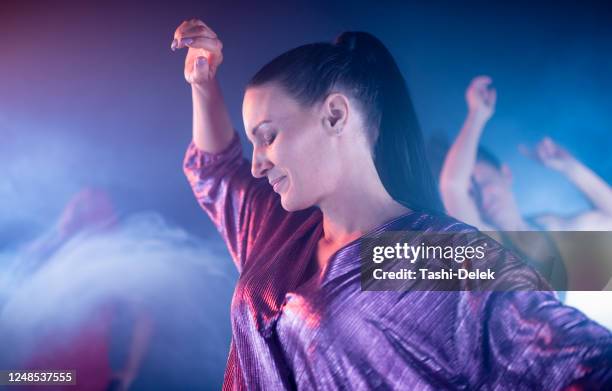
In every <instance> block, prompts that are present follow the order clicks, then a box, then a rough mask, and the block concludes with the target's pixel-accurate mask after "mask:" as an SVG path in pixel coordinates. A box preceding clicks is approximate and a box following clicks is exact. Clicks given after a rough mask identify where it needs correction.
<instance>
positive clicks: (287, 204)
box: [280, 192, 312, 212]
mask: <svg viewBox="0 0 612 391" xmlns="http://www.w3.org/2000/svg"><path fill="white" fill-rule="evenodd" d="M280 198H281V205H282V207H283V209H285V210H286V211H287V212H297V211H299V210H304V209H308V208H310V207H311V206H312V204H311V203H307V202H304V200H299V199H295V198H294V197H291V195H289V194H288V192H287V193H285V194H282V195H281V196H280Z"/></svg>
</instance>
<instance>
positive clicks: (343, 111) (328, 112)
mask: <svg viewBox="0 0 612 391" xmlns="http://www.w3.org/2000/svg"><path fill="white" fill-rule="evenodd" d="M349 108H350V105H349V100H348V98H347V97H346V95H344V94H341V93H338V92H334V93H332V94H329V95H328V96H327V98H325V101H324V102H323V106H321V112H322V118H323V127H324V128H325V130H326V131H328V132H329V133H330V134H332V135H339V134H341V133H342V132H343V130H344V129H345V128H346V123H347V121H348V116H349Z"/></svg>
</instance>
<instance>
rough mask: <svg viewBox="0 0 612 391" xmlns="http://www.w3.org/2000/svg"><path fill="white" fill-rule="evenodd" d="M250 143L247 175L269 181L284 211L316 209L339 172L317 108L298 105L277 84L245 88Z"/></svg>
mask: <svg viewBox="0 0 612 391" xmlns="http://www.w3.org/2000/svg"><path fill="white" fill-rule="evenodd" d="M242 115H243V120H244V128H245V131H246V135H247V138H248V139H249V140H250V141H251V143H252V144H253V160H252V166H251V173H252V174H253V176H254V177H255V178H264V177H265V178H267V179H268V181H269V182H270V184H271V185H273V189H274V191H275V192H277V193H278V194H280V197H281V204H282V206H283V208H284V209H285V210H287V211H296V210H301V209H305V208H308V207H311V206H313V205H319V204H320V201H321V199H322V198H323V197H325V196H326V195H327V194H329V193H330V192H332V191H333V189H334V185H335V183H336V182H337V181H336V180H335V179H336V178H338V175H339V174H340V171H341V170H340V169H339V167H340V165H339V162H338V158H337V156H336V155H337V154H334V153H333V149H332V148H333V147H332V142H331V141H332V137H330V136H329V132H326V131H325V127H324V126H323V123H324V122H323V117H322V115H321V110H320V109H319V108H318V107H317V105H315V106H314V107H311V108H309V107H306V108H305V107H302V106H301V105H300V104H299V103H298V102H297V101H296V100H294V99H293V98H292V97H291V96H289V95H288V94H287V93H286V92H285V91H284V90H283V89H282V88H281V87H280V86H278V85H276V84H274V83H269V84H265V85H263V86H258V87H252V88H249V89H248V90H247V91H246V93H245V95H244V102H243V106H242Z"/></svg>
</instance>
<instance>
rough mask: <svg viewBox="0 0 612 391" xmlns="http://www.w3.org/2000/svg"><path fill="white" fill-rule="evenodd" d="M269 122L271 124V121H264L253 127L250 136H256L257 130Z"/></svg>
mask: <svg viewBox="0 0 612 391" xmlns="http://www.w3.org/2000/svg"><path fill="white" fill-rule="evenodd" d="M270 122H272V121H270V120H269V119H265V120H263V121H261V122H260V123H258V124H257V125H255V127H254V128H253V129H252V130H251V134H252V135H253V136H256V135H257V130H259V128H260V127H261V126H262V125H265V124H269V123H270Z"/></svg>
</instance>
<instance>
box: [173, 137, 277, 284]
mask: <svg viewBox="0 0 612 391" xmlns="http://www.w3.org/2000/svg"><path fill="white" fill-rule="evenodd" d="M183 170H184V173H185V175H186V176H187V180H188V181H189V184H190V185H191V188H192V190H193V193H194V195H195V197H196V199H197V201H198V203H199V204H200V206H201V207H202V208H203V209H204V211H206V213H207V214H208V216H209V217H210V219H211V220H212V222H213V224H214V225H215V227H216V228H217V231H219V233H220V234H221V236H222V237H223V239H224V241H225V242H226V245H227V247H228V249H229V252H230V254H231V256H232V259H233V260H234V263H235V264H236V267H237V268H238V271H239V272H242V270H243V267H244V265H245V261H246V260H247V259H248V257H249V252H250V250H251V249H252V246H253V241H254V239H255V237H256V235H257V233H258V231H259V230H260V229H261V226H262V224H263V222H264V221H269V220H271V219H269V218H268V217H269V215H270V214H271V213H275V214H276V215H277V216H278V214H282V213H286V212H285V211H284V210H282V207H281V206H280V203H279V202H278V199H277V198H278V197H277V196H276V194H275V193H274V192H273V191H272V189H271V188H270V186H269V185H268V183H267V181H266V180H265V179H255V178H254V177H253V176H252V175H251V170H250V163H249V162H248V160H247V159H245V158H244V157H243V156H242V147H241V144H240V138H239V137H238V134H237V133H234V138H233V139H232V142H231V143H230V145H229V146H228V147H227V148H226V149H225V150H223V151H221V152H219V153H214V154H212V153H208V152H204V151H201V150H199V149H198V148H197V147H196V146H195V144H194V143H193V142H192V143H191V144H190V145H189V147H188V148H187V152H186V154H185V160H184V163H183Z"/></svg>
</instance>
